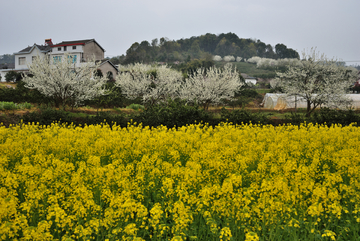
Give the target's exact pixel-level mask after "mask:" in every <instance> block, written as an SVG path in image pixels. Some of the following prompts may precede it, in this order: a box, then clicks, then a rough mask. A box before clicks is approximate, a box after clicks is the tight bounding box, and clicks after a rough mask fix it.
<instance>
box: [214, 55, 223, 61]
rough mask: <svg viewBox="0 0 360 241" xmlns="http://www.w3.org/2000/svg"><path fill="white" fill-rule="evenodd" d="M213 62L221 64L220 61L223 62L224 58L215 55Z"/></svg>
mask: <svg viewBox="0 0 360 241" xmlns="http://www.w3.org/2000/svg"><path fill="white" fill-rule="evenodd" d="M213 60H214V61H216V62H220V61H222V58H221V56H220V55H215V56H214V57H213Z"/></svg>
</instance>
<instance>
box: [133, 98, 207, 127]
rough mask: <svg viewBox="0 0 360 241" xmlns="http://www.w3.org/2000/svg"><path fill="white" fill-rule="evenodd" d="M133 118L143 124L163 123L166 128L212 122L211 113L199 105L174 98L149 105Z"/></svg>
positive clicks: (156, 124) (154, 124)
mask: <svg viewBox="0 0 360 241" xmlns="http://www.w3.org/2000/svg"><path fill="white" fill-rule="evenodd" d="M133 120H134V121H135V122H137V123H142V124H143V125H144V126H150V127H156V126H160V125H164V126H167V127H168V128H172V127H174V126H176V127H180V126H185V125H188V124H193V123H195V122H204V123H205V122H206V123H210V122H212V118H211V114H210V113H208V112H206V111H204V110H203V109H199V106H197V105H195V106H189V105H186V104H185V102H184V101H174V100H170V101H168V102H166V103H160V104H157V105H153V106H150V107H148V108H146V109H145V110H144V111H143V112H140V113H139V114H138V115H137V116H134V117H133ZM210 124H212V123H210Z"/></svg>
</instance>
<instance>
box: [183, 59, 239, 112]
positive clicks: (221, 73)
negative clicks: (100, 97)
mask: <svg viewBox="0 0 360 241" xmlns="http://www.w3.org/2000/svg"><path fill="white" fill-rule="evenodd" d="M242 85H243V83H242V82H241V81H240V78H239V73H238V72H237V71H236V69H234V68H232V65H231V64H226V65H225V66H224V69H219V68H216V67H211V68H210V69H208V70H205V69H198V70H197V71H196V72H195V74H194V75H192V76H191V77H189V78H188V79H186V80H185V83H184V84H183V85H182V88H181V89H180V98H181V99H184V100H186V101H188V102H197V103H198V104H200V105H202V106H203V107H204V109H208V108H209V105H210V104H219V103H221V102H222V101H223V100H230V99H232V98H233V97H234V96H235V92H236V91H238V90H239V89H240V87H241V86H242Z"/></svg>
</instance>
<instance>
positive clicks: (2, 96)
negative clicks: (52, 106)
mask: <svg viewBox="0 0 360 241" xmlns="http://www.w3.org/2000/svg"><path fill="white" fill-rule="evenodd" d="M24 85H25V83H24V82H23V81H18V82H17V84H16V88H15V89H13V88H0V101H8V102H11V101H12V102H16V103H21V102H30V103H38V104H42V103H46V104H48V103H52V101H51V99H50V98H48V97H46V96H45V95H43V94H41V93H40V92H39V91H38V90H30V89H28V88H26V87H25V86H24Z"/></svg>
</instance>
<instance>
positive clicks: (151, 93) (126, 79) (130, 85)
mask: <svg viewBox="0 0 360 241" xmlns="http://www.w3.org/2000/svg"><path fill="white" fill-rule="evenodd" d="M121 71H122V72H121V73H120V74H118V75H117V76H116V82H115V85H116V86H119V87H120V88H121V90H122V93H123V94H124V95H125V96H126V97H127V98H129V99H135V98H137V97H141V98H142V99H143V101H144V102H148V103H156V102H159V101H163V100H166V99H169V98H175V97H176V96H178V90H179V88H180V85H181V81H182V75H181V73H179V72H178V71H175V70H172V69H170V68H168V67H167V66H166V65H162V66H159V67H158V66H156V67H155V66H151V65H145V64H140V63H137V64H133V65H127V66H123V67H122V68H121ZM152 72H156V77H155V76H153V75H152V74H151V73H152Z"/></svg>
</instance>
